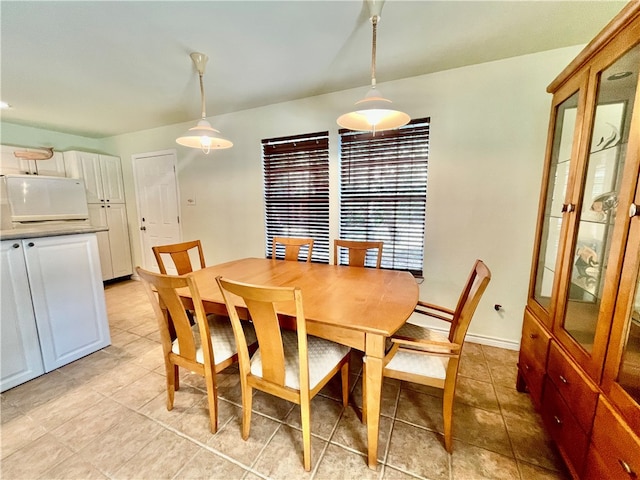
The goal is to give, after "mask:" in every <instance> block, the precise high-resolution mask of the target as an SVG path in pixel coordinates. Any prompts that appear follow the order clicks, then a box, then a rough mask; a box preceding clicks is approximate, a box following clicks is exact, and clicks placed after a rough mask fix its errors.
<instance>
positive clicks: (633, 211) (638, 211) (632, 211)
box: [629, 203, 640, 218]
mask: <svg viewBox="0 0 640 480" xmlns="http://www.w3.org/2000/svg"><path fill="white" fill-rule="evenodd" d="M637 215H640V206H638V205H636V204H635V203H632V204H631V206H630V207H629V217H630V218H633V217H635V216H637Z"/></svg>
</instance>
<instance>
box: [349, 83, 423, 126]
mask: <svg viewBox="0 0 640 480" xmlns="http://www.w3.org/2000/svg"><path fill="white" fill-rule="evenodd" d="M391 103H392V102H391V100H388V99H386V98H384V97H383V96H382V94H381V93H380V91H379V90H377V89H376V88H375V87H371V89H370V90H369V92H368V93H367V95H366V96H365V97H364V98H363V99H362V100H360V101H358V102H356V108H357V109H356V110H355V111H353V112H350V113H345V114H344V115H341V116H340V117H338V125H340V126H341V127H343V128H348V129H349V130H359V131H363V132H374V133H375V132H376V131H378V132H381V131H383V130H392V129H394V128H398V127H401V126H403V125H406V124H407V123H409V121H410V120H411V117H409V115H407V114H406V113H404V112H401V111H399V110H393V109H392V107H391Z"/></svg>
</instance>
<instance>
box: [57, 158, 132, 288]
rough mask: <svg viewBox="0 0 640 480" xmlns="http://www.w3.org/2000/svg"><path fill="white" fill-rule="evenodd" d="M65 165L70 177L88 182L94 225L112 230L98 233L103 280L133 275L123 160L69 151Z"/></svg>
mask: <svg viewBox="0 0 640 480" xmlns="http://www.w3.org/2000/svg"><path fill="white" fill-rule="evenodd" d="M64 163H65V168H66V171H67V176H69V177H72V178H82V179H83V180H84V182H85V186H86V189H87V202H88V203H89V216H90V220H91V223H92V224H93V225H96V226H106V227H107V228H108V229H109V230H108V231H107V232H103V233H99V234H98V243H99V249H100V263H101V266H102V276H103V280H111V279H114V278H120V277H125V276H128V275H131V274H132V273H133V267H132V260H131V242H130V237H129V223H128V219H127V211H126V204H125V197H124V182H123V180H122V166H121V163H120V158H118V157H113V156H110V155H99V154H97V153H89V152H79V151H69V152H64Z"/></svg>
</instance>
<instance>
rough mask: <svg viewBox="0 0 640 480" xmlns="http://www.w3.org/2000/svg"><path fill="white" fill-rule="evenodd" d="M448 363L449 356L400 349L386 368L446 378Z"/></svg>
mask: <svg viewBox="0 0 640 480" xmlns="http://www.w3.org/2000/svg"><path fill="white" fill-rule="evenodd" d="M447 365H449V357H438V356H433V355H428V354H425V353H419V352H415V353H414V352H410V351H406V350H399V351H398V352H397V353H396V354H395V355H394V356H393V358H392V359H391V361H390V362H389V363H387V365H386V367H385V368H386V369H389V370H395V371H396V372H404V373H411V374H414V375H421V376H423V377H431V378H439V379H441V380H444V379H445V378H446V376H447Z"/></svg>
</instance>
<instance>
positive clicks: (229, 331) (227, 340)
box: [171, 315, 257, 364]
mask: <svg viewBox="0 0 640 480" xmlns="http://www.w3.org/2000/svg"><path fill="white" fill-rule="evenodd" d="M207 321H208V323H209V333H210V335H211V347H212V348H213V358H214V360H215V362H216V364H219V363H222V362H224V361H225V360H227V359H229V358H231V357H232V356H233V355H235V354H236V353H238V348H237V347H236V339H235V337H234V336H233V327H232V326H231V320H229V318H228V317H223V316H220V315H207ZM242 328H243V330H244V335H245V338H246V339H247V345H251V344H253V343H255V342H256V341H257V339H256V332H255V330H254V329H253V325H251V324H250V323H249V322H242ZM191 330H192V331H193V333H194V340H195V343H196V361H197V362H198V363H204V353H203V352H202V343H201V341H200V330H199V328H198V324H197V323H196V324H195V325H193V326H192V327H191ZM171 351H172V352H173V353H175V354H177V355H179V354H180V345H179V344H178V340H177V339H176V340H174V341H173V343H172V346H171Z"/></svg>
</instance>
